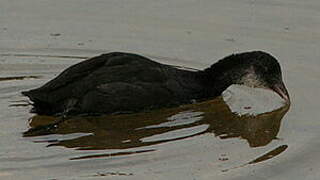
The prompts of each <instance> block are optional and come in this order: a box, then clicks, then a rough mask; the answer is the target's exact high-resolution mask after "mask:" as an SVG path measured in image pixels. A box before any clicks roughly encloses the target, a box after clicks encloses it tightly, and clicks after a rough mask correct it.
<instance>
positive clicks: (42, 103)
mask: <svg viewBox="0 0 320 180" xmlns="http://www.w3.org/2000/svg"><path fill="white" fill-rule="evenodd" d="M232 84H242V85H246V86H249V87H257V88H267V89H271V90H273V91H275V92H276V93H278V94H279V95H280V96H281V97H282V98H283V99H284V100H285V101H286V102H287V103H288V104H289V102H290V100H289V94H288V91H287V90H286V87H285V85H284V83H283V81H282V74H281V68H280V65H279V63H278V61H277V60H276V59H275V58H274V57H273V56H272V55H270V54H268V53H266V52H262V51H253V52H245V53H240V54H233V55H230V56H227V57H225V58H223V59H221V60H220V61H218V62H217V63H215V64H213V65H212V66H210V67H208V68H206V69H204V70H199V71H191V70H184V69H181V68H180V69H179V68H177V67H174V66H170V65H165V64H161V63H158V62H155V61H153V60H150V59H148V58H146V57H143V56H140V55H136V54H131V53H122V52H113V53H108V54H103V55H100V56H97V57H93V58H91V59H88V60H85V61H83V62H80V63H78V64H76V65H73V66H71V67H69V68H67V69H66V70H65V71H63V72H62V73H61V74H60V75H58V76H57V77H56V78H54V79H53V80H51V81H49V82H48V83H46V84H45V85H43V86H42V87H40V88H37V89H33V90H30V91H24V92H22V94H24V95H25V96H28V97H29V98H30V100H31V101H33V106H34V107H33V112H35V113H37V114H45V115H58V114H64V115H65V114H73V115H77V114H116V113H135V112H145V111H150V110H154V109H159V108H167V107H174V106H179V105H182V104H189V103H192V102H194V101H198V102H199V101H203V100H208V99H212V98H215V97H217V96H219V95H221V93H222V92H223V91H224V90H225V89H227V88H228V87H229V86H230V85H232Z"/></svg>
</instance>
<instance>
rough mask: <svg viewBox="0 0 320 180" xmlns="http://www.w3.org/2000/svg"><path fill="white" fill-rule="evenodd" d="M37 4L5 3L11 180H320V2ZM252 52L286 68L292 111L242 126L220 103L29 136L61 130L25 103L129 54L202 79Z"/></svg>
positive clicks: (1, 79) (2, 63) (35, 0)
mask: <svg viewBox="0 0 320 180" xmlns="http://www.w3.org/2000/svg"><path fill="white" fill-rule="evenodd" d="M28 2H29V3H24V2H22V1H9V0H3V1H1V2H0V8H1V11H0V15H1V17H2V21H1V25H2V27H1V29H0V38H1V41H0V97H1V98H0V117H1V119H0V123H1V126H0V143H1V148H0V162H1V163H0V179H249V180H250V179H252V180H265V179H277V180H279V179H297V180H300V179H318V177H319V176H320V174H319V173H320V171H319V168H320V163H319V162H320V159H319V157H320V154H319V151H318V149H319V148H320V142H319V127H320V123H319V122H320V121H319V119H318V117H319V115H320V114H319V110H318V109H319V108H318V107H319V106H318V105H319V102H320V99H319V96H318V91H319V89H320V84H319V82H318V80H319V79H320V73H319V70H318V68H319V67H320V61H319V57H320V53H319V50H318V49H319V47H320V41H319V38H320V33H319V31H318V29H319V28H320V22H319V21H320V19H319V18H318V17H320V16H319V15H320V13H319V12H320V11H319V9H320V3H319V2H318V1H317V0H310V1H307V2H302V1H298V0H290V1H289V0H282V1H274V0H271V1H247V0H239V1H232V0H228V1H225V0H218V1H214V2H213V1H193V0H187V1H183V2H182V1H179V0H174V1H161V2H160V1H146V0H135V1H130V2H128V1H119V0H115V1H108V4H106V3H105V2H104V1H100V0H92V1H90V3H88V2H87V1H85V0H68V1H56V2H53V1H49V0H41V1H40V0H30V1H28ZM142 6H143V7H144V8H142V9H141V7H142ZM57 12H59V13H57ZM252 49H259V50H265V51H268V52H271V53H272V54H274V55H275V56H276V57H277V58H278V59H279V61H280V64H281V66H282V68H283V75H284V80H285V84H286V86H287V88H288V90H289V93H290V96H291V102H292V104H291V106H290V108H289V109H288V107H283V108H280V109H278V110H275V111H273V112H269V113H264V114H261V115H258V116H257V117H252V116H241V117H238V116H236V115H235V114H232V113H231V112H230V110H229V109H228V107H227V106H226V104H225V103H223V101H222V99H221V98H219V99H215V100H212V101H208V102H204V103H200V104H192V105H189V106H184V107H179V108H173V109H168V110H161V111H156V112H153V113H144V114H138V115H115V116H106V117H99V118H92V117H91V118H88V117H74V118H70V119H67V120H65V121H63V122H61V123H59V125H58V126H49V127H51V128H49V129H46V131H43V129H41V128H40V129H35V130H34V129H33V130H34V131H30V128H32V127H36V126H39V125H48V124H50V123H54V122H56V121H59V119H56V118H52V117H44V116H35V115H34V114H31V113H29V110H30V108H31V106H30V105H28V101H26V100H27V99H26V98H25V97H23V96H22V95H21V94H20V92H21V91H23V90H27V89H31V88H35V87H38V86H40V85H41V84H43V83H45V82H47V81H48V80H49V79H52V78H53V77H54V76H55V75H57V74H58V73H60V72H61V71H62V70H63V69H65V68H66V67H68V66H70V65H72V64H75V63H77V62H80V61H81V60H83V59H86V58H87V57H92V56H95V55H98V54H100V53H104V52H109V51H120V50H121V51H130V52H136V53H141V54H143V53H145V54H144V55H147V56H148V57H150V58H152V59H155V60H158V61H160V62H163V63H169V64H172V65H178V66H186V67H192V68H203V67H206V66H208V65H210V64H211V63H213V62H215V61H217V60H218V59H219V58H221V57H223V56H226V55H228V54H231V53H234V52H239V51H248V50H252ZM212 106H213V107H212ZM210 107H212V108H210ZM215 110H216V111H215ZM217 110H219V111H217ZM287 111H288V112H287ZM106 122H108V123H106ZM28 130H29V131H28ZM27 131H28V133H25V134H24V132H27ZM44 134H45V135H44Z"/></svg>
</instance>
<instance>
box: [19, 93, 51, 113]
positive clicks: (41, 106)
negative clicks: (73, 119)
mask: <svg viewBox="0 0 320 180" xmlns="http://www.w3.org/2000/svg"><path fill="white" fill-rule="evenodd" d="M21 93H22V94H23V95H24V96H27V97H28V98H29V99H30V100H31V101H32V102H33V103H32V106H33V108H32V109H31V111H30V112H32V113H37V114H39V115H54V114H55V113H56V110H55V109H54V108H53V106H52V105H51V104H50V103H49V102H46V101H44V100H41V99H39V98H37V97H38V96H37V95H35V94H34V92H33V91H32V90H31V91H23V92H21Z"/></svg>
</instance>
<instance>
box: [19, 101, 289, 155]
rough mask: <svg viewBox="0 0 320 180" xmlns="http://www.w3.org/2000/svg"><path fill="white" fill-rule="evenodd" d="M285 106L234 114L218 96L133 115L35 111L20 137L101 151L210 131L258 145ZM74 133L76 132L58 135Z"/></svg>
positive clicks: (270, 134)
mask: <svg viewBox="0 0 320 180" xmlns="http://www.w3.org/2000/svg"><path fill="white" fill-rule="evenodd" d="M288 109H289V105H286V106H283V107H281V108H280V109H277V110H274V111H272V112H268V113H263V114H259V115H256V116H238V115H236V114H234V113H232V112H231V111H230V109H229V107H228V106H227V105H226V104H225V103H224V101H223V100H222V98H221V97H219V98H216V99H214V100H210V101H205V102H200V103H195V104H189V105H184V106H180V107H177V108H170V109H160V110H156V111H152V112H147V113H138V114H118V115H106V116H98V117H85V116H84V117H79V116H78V117H71V118H68V119H65V120H63V121H60V119H59V118H57V117H51V116H39V115H36V116H34V117H32V118H31V120H30V122H29V124H30V129H29V130H28V131H26V132H25V133H24V136H41V135H48V134H52V136H51V139H50V140H48V139H47V140H45V142H47V143H49V145H48V146H64V147H67V148H77V149H85V150H101V149H128V148H135V147H142V146H149V145H154V144H158V143H163V142H167V141H173V140H178V139H183V138H187V137H192V136H196V135H200V134H204V133H213V134H214V135H215V136H216V137H218V138H220V139H228V138H241V139H245V140H246V141H247V142H248V144H249V146H250V147H259V146H265V145H267V144H268V143H270V142H271V141H272V140H273V139H276V136H277V134H278V132H279V128H280V125H281V119H282V118H283V117H284V115H285V114H286V112H287V111H288ZM52 124H54V126H52ZM50 125H51V126H50ZM44 127H50V128H44ZM186 132H187V133H186ZM74 133H78V134H79V133H80V134H82V135H81V136H76V137H72V136H71V138H70V137H68V138H63V137H64V135H68V134H69V135H70V134H74ZM58 135H59V136H58ZM60 135H62V136H60ZM61 137H62V138H61ZM41 142H43V141H41Z"/></svg>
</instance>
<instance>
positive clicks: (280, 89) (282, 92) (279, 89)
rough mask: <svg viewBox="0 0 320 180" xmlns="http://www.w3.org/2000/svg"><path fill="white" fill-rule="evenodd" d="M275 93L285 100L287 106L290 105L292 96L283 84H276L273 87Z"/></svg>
mask: <svg viewBox="0 0 320 180" xmlns="http://www.w3.org/2000/svg"><path fill="white" fill-rule="evenodd" d="M272 89H273V91H275V92H276V93H277V94H279V96H280V97H281V98H282V99H283V100H285V102H286V104H290V96H289V93H288V90H287V89H286V87H285V85H284V84H283V83H279V84H276V85H274V86H273V87H272Z"/></svg>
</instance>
